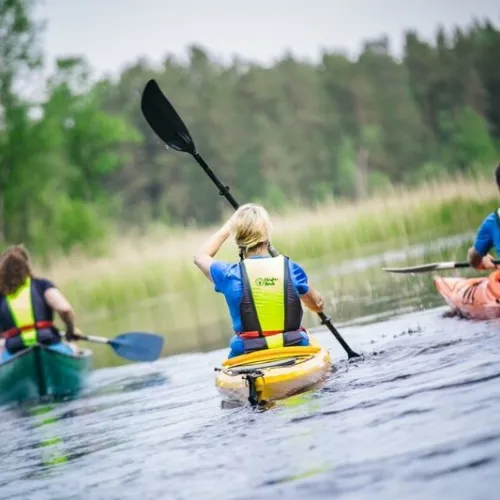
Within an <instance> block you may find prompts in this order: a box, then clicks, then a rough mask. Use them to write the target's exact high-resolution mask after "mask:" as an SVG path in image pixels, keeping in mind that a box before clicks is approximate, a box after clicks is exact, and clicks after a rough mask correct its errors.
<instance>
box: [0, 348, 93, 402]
mask: <svg viewBox="0 0 500 500" xmlns="http://www.w3.org/2000/svg"><path fill="white" fill-rule="evenodd" d="M91 369H92V351H91V350H89V349H84V350H82V353H81V354H80V355H78V356H71V355H68V354H62V353H60V352H56V351H53V350H50V349H47V348H46V347H43V346H40V345H36V346H34V347H31V348H30V349H26V350H25V351H22V352H20V353H19V354H17V355H16V356H15V357H13V358H12V359H10V360H9V361H6V362H4V363H0V404H5V403H13V402H20V401H27V400H40V399H44V398H45V397H47V396H48V397H50V398H54V399H59V398H64V397H70V396H74V395H76V394H78V392H79V391H80V390H81V389H82V388H83V387H84V385H85V382H86V379H87V376H88V374H89V373H90V370H91Z"/></svg>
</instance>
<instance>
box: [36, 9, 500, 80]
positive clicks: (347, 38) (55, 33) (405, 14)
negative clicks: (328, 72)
mask: <svg viewBox="0 0 500 500" xmlns="http://www.w3.org/2000/svg"><path fill="white" fill-rule="evenodd" d="M181 6H182V7H181ZM37 17H38V18H39V19H42V18H43V19H46V20H47V22H48V27H47V30H46V32H45V35H44V37H43V41H44V45H45V48H46V52H47V54H48V56H49V61H52V60H53V59H54V58H55V57H56V56H60V55H65V54H81V55H84V56H86V58H87V59H88V61H89V62H90V63H91V65H92V67H93V68H94V69H95V71H96V74H95V76H100V75H102V74H103V73H107V72H110V73H112V74H116V72H117V71H118V70H119V69H120V68H122V67H123V65H124V64H127V63H131V62H133V61H135V60H137V58H138V57H139V56H146V57H148V58H149V59H151V61H153V62H158V61H160V60H161V59H162V58H163V57H164V56H165V54H166V53H173V54H176V55H178V56H179V57H182V56H183V55H184V54H185V48H186V46H188V45H189V44H191V43H198V44H201V45H202V46H204V47H205V48H206V49H208V50H209V52H210V53H211V54H212V55H213V56H216V57H219V58H220V59H222V60H226V61H227V60H230V58H231V56H232V55H233V54H238V55H240V56H241V57H242V58H244V59H250V60H255V61H260V62H262V63H270V62H272V61H273V59H275V58H277V57H279V56H280V55H282V54H283V52H284V51H285V50H287V49H288V50H291V51H292V53H294V54H295V55H297V56H299V57H304V58H310V59H316V58H317V57H318V56H319V55H320V51H321V49H322V48H326V49H344V50H346V51H348V52H349V53H351V54H355V53H356V52H357V51H358V50H359V49H360V47H361V43H362V41H363V40H364V39H366V38H370V37H374V36H378V35H381V34H387V35H389V37H390V40H391V44H392V50H393V52H394V53H396V54H398V53H400V51H401V47H402V33H403V31H404V30H405V29H408V28H414V29H416V30H417V31H418V32H419V33H420V34H421V35H422V36H423V37H425V38H431V37H432V36H433V34H434V33H435V30H436V27H437V25H438V24H439V23H441V24H443V25H444V26H445V27H451V26H453V25H456V24H458V25H462V26H463V25H466V24H469V23H470V22H471V21H472V19H473V18H474V17H476V18H479V19H485V18H489V19H491V20H492V21H493V22H494V23H495V24H496V25H497V26H498V25H499V24H500V2H498V0H43V1H42V3H41V5H40V6H39V7H38V8H37Z"/></svg>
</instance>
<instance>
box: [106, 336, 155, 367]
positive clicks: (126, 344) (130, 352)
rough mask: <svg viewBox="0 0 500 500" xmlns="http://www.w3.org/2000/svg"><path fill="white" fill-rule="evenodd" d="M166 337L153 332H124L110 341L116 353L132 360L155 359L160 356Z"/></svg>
mask: <svg viewBox="0 0 500 500" xmlns="http://www.w3.org/2000/svg"><path fill="white" fill-rule="evenodd" d="M164 342H165V339H164V338H163V337H162V336H161V335H154V334H153V333H143V332H130V333H122V334H121V335H118V337H115V338H114V339H112V340H110V341H109V344H110V345H111V347H112V348H113V349H114V351H115V352H116V354H118V355H119V356H122V357H123V358H126V359H129V360H131V361H155V360H157V359H158V358H159V357H160V354H161V350H162V349H163V344H164Z"/></svg>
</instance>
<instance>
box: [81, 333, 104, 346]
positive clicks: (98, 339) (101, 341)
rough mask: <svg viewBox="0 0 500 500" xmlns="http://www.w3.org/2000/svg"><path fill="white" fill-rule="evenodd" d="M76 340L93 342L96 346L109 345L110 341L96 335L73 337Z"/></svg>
mask: <svg viewBox="0 0 500 500" xmlns="http://www.w3.org/2000/svg"><path fill="white" fill-rule="evenodd" d="M73 337H74V338H75V340H86V341H87V342H93V343H95V344H109V343H110V340H109V339H107V338H106V337H96V336H95V335H80V334H78V335H76V334H75V335H73Z"/></svg>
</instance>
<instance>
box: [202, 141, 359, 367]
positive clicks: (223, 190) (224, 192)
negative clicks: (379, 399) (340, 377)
mask: <svg viewBox="0 0 500 500" xmlns="http://www.w3.org/2000/svg"><path fill="white" fill-rule="evenodd" d="M192 155H193V158H194V159H195V160H196V161H197V162H198V164H199V165H200V166H201V168H202V169H203V170H204V171H205V172H206V173H207V175H208V176H209V177H210V179H211V180H212V182H213V183H214V184H215V185H216V186H217V188H218V189H219V194H220V195H221V196H224V197H225V198H226V200H227V201H228V202H229V203H230V204H231V206H232V207H233V208H234V209H235V210H237V209H238V207H239V204H238V202H237V201H236V200H235V198H234V197H233V195H232V194H231V193H230V192H229V186H224V184H223V183H222V182H221V180H220V179H219V178H218V177H217V175H216V174H215V172H214V171H213V170H212V169H211V168H210V166H209V165H208V164H207V162H206V161H205V160H204V159H203V157H202V156H201V155H200V153H198V151H195V152H194V153H192ZM269 253H270V254H271V255H272V256H273V257H276V256H277V255H279V254H278V252H277V251H276V250H275V249H274V248H273V247H272V246H270V247H269ZM317 314H318V316H319V318H320V319H321V324H322V325H325V326H326V327H327V328H328V330H330V332H331V333H332V334H333V335H334V337H335V338H336V339H337V341H338V342H339V344H340V345H341V346H342V347H343V348H344V350H345V352H346V353H347V356H348V358H349V359H350V358H358V357H361V355H360V354H358V353H357V352H355V351H353V350H352V349H351V347H350V346H349V344H348V343H347V342H346V341H345V340H344V338H343V337H342V335H340V333H339V332H338V330H337V329H336V328H335V326H333V323H332V321H331V318H329V317H328V316H327V315H326V314H325V313H323V312H319V313H317Z"/></svg>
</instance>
